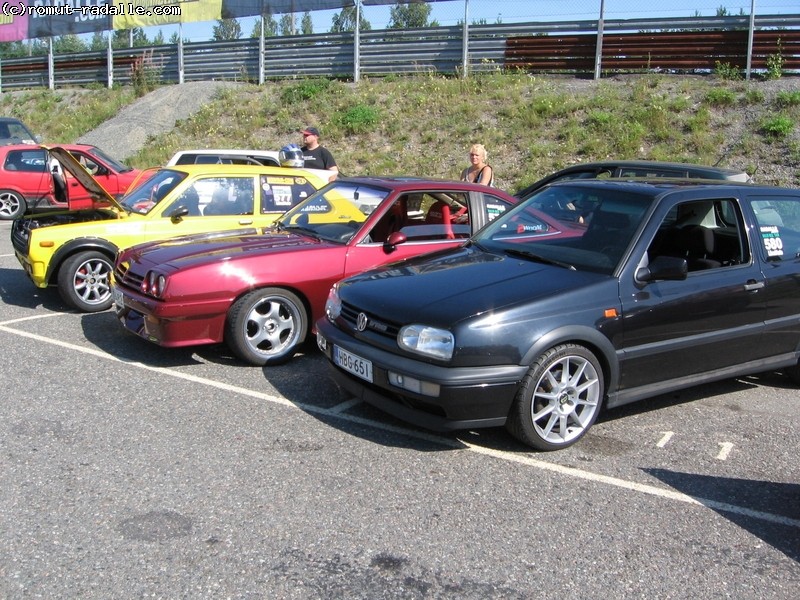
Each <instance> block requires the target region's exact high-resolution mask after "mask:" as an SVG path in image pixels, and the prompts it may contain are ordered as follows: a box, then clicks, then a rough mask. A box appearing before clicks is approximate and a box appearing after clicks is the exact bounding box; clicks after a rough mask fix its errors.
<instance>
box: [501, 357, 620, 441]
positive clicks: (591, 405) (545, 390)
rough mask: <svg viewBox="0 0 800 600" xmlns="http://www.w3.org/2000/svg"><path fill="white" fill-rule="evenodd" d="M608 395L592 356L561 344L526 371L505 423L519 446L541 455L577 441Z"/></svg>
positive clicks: (598, 366) (591, 422) (600, 370)
mask: <svg viewBox="0 0 800 600" xmlns="http://www.w3.org/2000/svg"><path fill="white" fill-rule="evenodd" d="M604 391H605V386H604V381H603V370H602V368H601V367H600V363H599V362H598V360H597V358H596V357H595V355H594V354H592V353H591V352H590V351H589V350H588V349H586V348H584V347H583V346H579V345H577V344H562V345H559V346H555V347H553V348H550V349H549V350H547V352H545V353H544V354H542V355H541V356H540V357H539V358H538V359H537V360H536V362H535V363H534V364H533V365H532V366H531V368H530V369H529V370H528V373H527V374H526V375H525V377H524V378H523V380H522V384H521V386H520V388H519V391H518V392H517V396H516V398H515V399H514V404H513V405H512V408H511V412H510V414H509V417H508V421H507V422H506V428H507V429H508V431H509V432H510V433H511V435H513V436H514V437H515V438H517V439H518V440H519V441H521V442H523V443H524V444H527V445H529V446H532V447H533V448H536V449H537V450H545V451H549V450H560V449H562V448H566V447H567V446H571V445H572V444H574V443H575V442H577V441H578V440H579V439H580V438H582V437H583V435H584V434H585V433H586V432H587V431H588V430H589V428H590V427H591V426H592V424H593V423H594V422H595V420H596V419H597V415H598V414H599V412H600V408H601V405H602V401H603V395H604Z"/></svg>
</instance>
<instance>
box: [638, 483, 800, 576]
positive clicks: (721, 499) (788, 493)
mask: <svg viewBox="0 0 800 600" xmlns="http://www.w3.org/2000/svg"><path fill="white" fill-rule="evenodd" d="M643 471H644V472H645V473H648V474H650V475H652V476H653V477H655V478H657V479H658V480H660V481H661V482H663V483H665V484H667V485H669V486H670V487H671V488H673V489H675V490H676V491H678V492H681V493H683V494H686V495H688V496H691V497H692V498H694V499H695V500H697V501H698V502H700V503H701V504H703V505H704V506H707V507H708V508H710V509H711V510H714V511H716V512H717V513H719V514H720V515H722V516H723V517H725V518H726V519H728V520H729V521H731V522H732V523H735V524H736V525H738V526H739V527H741V528H742V529H745V530H747V531H749V532H750V533H752V534H753V535H754V536H756V537H758V538H760V539H762V540H764V542H766V543H767V544H769V545H770V546H772V547H773V548H775V549H776V550H779V551H781V552H783V553H784V554H785V555H786V556H788V557H789V558H791V559H792V560H794V561H797V562H800V528H798V527H791V526H787V524H784V523H780V522H777V520H775V521H770V520H765V519H763V518H759V516H758V514H757V513H766V514H767V515H770V516H774V515H779V516H780V517H785V518H786V519H791V520H794V521H800V485H798V484H795V483H774V482H771V481H755V480H748V479H734V478H730V477H715V476H711V475H697V474H694V473H679V472H676V471H669V470H666V469H643ZM730 506H735V507H736V508H737V510H736V511H735V512H734V511H731V510H726V508H727V507H730ZM738 509H742V510H738ZM749 511H752V513H753V514H748V513H749Z"/></svg>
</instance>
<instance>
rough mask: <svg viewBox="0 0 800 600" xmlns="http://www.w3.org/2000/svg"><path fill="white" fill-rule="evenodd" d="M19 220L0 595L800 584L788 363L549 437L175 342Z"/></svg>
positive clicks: (7, 353) (309, 356)
mask: <svg viewBox="0 0 800 600" xmlns="http://www.w3.org/2000/svg"><path fill="white" fill-rule="evenodd" d="M9 230H10V226H9V224H8V223H7V222H2V223H0V296H1V298H0V299H1V300H2V303H1V304H0V340H2V348H3V351H2V352H3V358H2V369H0V386H1V387H2V416H3V418H2V420H0V449H2V452H1V453H0V597H2V598H36V597H45V598H84V599H85V598H139V597H157V598H201V597H202V598H287V599H295V598H297V599H308V598H364V599H378V598H403V599H405V598H459V599H461V598H465V599H473V598H474V599H483V598H545V597H547V598H554V597H555V598H601V597H602V598H608V597H623V596H624V597H642V598H724V597H734V598H737V599H748V598H770V599H780V598H795V597H797V593H798V590H800V564H798V563H799V561H800V485H799V484H798V473H799V472H800V468H798V466H797V449H798V447H800V444H798V442H799V441H800V410H798V407H800V404H798V403H799V402H800V394H798V390H797V388H796V387H795V386H793V385H792V383H791V382H790V381H789V379H788V378H787V377H785V376H783V375H782V374H780V373H765V374H761V375H758V376H752V377H747V378H741V379H733V380H728V381H723V382H719V383H717V384H713V385H706V386H702V387H698V388H694V389H691V390H685V391H682V392H678V393H673V394H669V395H665V396H660V397H657V398H653V399H651V400H647V401H644V402H640V403H637V404H635V405H631V406H627V407H623V408H620V409H615V410H613V411H609V412H608V413H605V414H604V415H602V416H601V418H600V420H599V422H598V423H597V424H596V425H595V426H594V427H593V428H592V429H591V430H590V431H589V433H588V434H587V436H586V437H585V438H584V439H583V440H581V441H580V442H579V443H578V444H577V445H575V446H573V447H571V448H568V449H566V450H563V451H560V452H556V453H537V452H532V451H530V450H529V449H528V448H526V447H524V446H522V445H520V444H518V443H516V442H515V441H513V440H512V439H511V438H510V437H509V436H508V435H507V434H506V433H505V432H504V431H503V430H502V429H497V430H480V431H475V432H469V431H468V432H460V433H458V434H447V435H439V434H434V433H430V432H427V431H424V430H419V429H414V428H412V427H408V426H406V425H405V424H403V423H401V422H399V421H395V420H393V419H391V418H390V417H388V416H387V415H385V414H383V413H381V412H379V411H376V410H374V409H371V408H370V407H367V406H365V405H363V404H360V403H358V402H356V401H354V400H353V399H352V398H350V397H348V396H347V395H346V394H345V393H343V392H342V391H340V390H339V389H338V388H337V387H336V386H335V385H334V384H333V383H332V382H331V381H330V379H329V377H328V372H327V369H328V366H327V365H326V364H325V361H324V360H323V358H322V357H321V356H320V355H319V354H318V353H317V352H316V350H315V349H314V348H313V347H312V346H311V345H310V346H309V348H308V350H307V352H306V353H305V354H303V355H299V356H297V357H296V358H295V359H294V360H292V361H291V362H289V363H288V364H286V365H282V366H279V367H264V368H258V367H253V366H249V365H245V364H243V363H241V362H239V361H237V360H236V359H235V358H234V357H232V356H231V355H230V354H229V353H228V351H227V350H226V349H225V348H224V347H221V346H209V347H198V348H189V349H178V350H175V349H164V348H159V347H158V346H155V345H152V344H148V343H147V342H145V341H143V340H141V339H138V338H136V337H134V336H132V335H130V334H128V333H126V332H125V331H123V330H122V328H121V327H120V326H119V324H118V323H117V322H116V321H115V319H114V315H113V313H112V312H111V311H108V312H103V313H97V314H81V313H77V312H73V311H69V310H67V309H66V307H65V306H64V304H63V303H62V302H61V300H60V298H59V296H58V294H57V292H56V291H55V290H38V289H36V288H35V287H34V286H33V284H31V283H30V282H29V280H28V279H27V278H26V276H25V274H24V272H23V270H22V269H21V267H20V266H19V263H18V262H17V260H16V258H15V257H14V255H13V250H12V248H11V244H10V240H9Z"/></svg>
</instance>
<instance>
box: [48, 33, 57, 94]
mask: <svg viewBox="0 0 800 600" xmlns="http://www.w3.org/2000/svg"><path fill="white" fill-rule="evenodd" d="M47 42H48V45H49V49H48V51H47V87H48V89H51V90H54V89H56V74H55V69H56V66H55V59H54V58H53V38H47Z"/></svg>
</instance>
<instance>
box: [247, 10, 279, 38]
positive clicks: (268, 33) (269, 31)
mask: <svg viewBox="0 0 800 600" xmlns="http://www.w3.org/2000/svg"><path fill="white" fill-rule="evenodd" d="M262 20H263V22H264V37H275V36H277V35H278V22H277V21H276V20H275V19H274V18H273V16H272V15H270V14H267V15H264V16H263V17H262V18H261V19H258V20H257V21H256V24H255V25H253V31H252V32H251V33H250V37H251V38H257V37H261V21H262Z"/></svg>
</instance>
